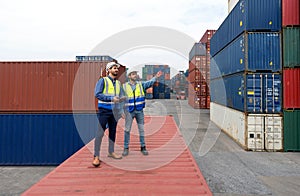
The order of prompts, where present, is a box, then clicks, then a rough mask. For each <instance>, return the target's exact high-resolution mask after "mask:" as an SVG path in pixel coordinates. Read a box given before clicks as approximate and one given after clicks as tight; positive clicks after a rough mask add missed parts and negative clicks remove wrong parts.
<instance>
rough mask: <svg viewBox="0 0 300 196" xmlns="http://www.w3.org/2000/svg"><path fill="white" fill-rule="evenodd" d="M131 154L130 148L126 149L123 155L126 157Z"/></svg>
mask: <svg viewBox="0 0 300 196" xmlns="http://www.w3.org/2000/svg"><path fill="white" fill-rule="evenodd" d="M128 154H129V148H124V151H123V153H122V155H123V156H124V157H126V156H127V155H128Z"/></svg>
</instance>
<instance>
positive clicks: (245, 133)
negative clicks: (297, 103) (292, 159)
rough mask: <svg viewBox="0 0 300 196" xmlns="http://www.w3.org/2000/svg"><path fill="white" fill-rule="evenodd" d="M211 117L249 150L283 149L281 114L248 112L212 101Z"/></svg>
mask: <svg viewBox="0 0 300 196" xmlns="http://www.w3.org/2000/svg"><path fill="white" fill-rule="evenodd" d="M210 119H211V121H213V122H214V123H215V124H216V125H217V126H218V127H220V128H221V129H222V130H223V131H224V132H225V133H226V134H228V135H229V136H230V137H232V138H233V139H234V140H235V141H236V142H237V143H239V144H240V145H241V146H242V147H243V148H245V149H247V150H253V151H262V150H267V151H279V150H282V140H283V138H282V127H283V126H282V117H281V116H280V115H279V114H246V113H244V112H240V111H238V110H234V109H232V108H228V107H225V106H222V105H219V104H216V103H213V102H211V103H210Z"/></svg>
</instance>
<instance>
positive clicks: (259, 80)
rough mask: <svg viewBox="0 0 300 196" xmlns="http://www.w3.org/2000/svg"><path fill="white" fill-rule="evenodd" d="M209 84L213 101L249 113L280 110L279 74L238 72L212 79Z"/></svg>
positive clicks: (280, 89)
mask: <svg viewBox="0 0 300 196" xmlns="http://www.w3.org/2000/svg"><path fill="white" fill-rule="evenodd" d="M210 86H211V89H210V94H211V99H212V101H213V102H215V103H218V104H221V105H224V106H227V107H230V108H233V109H236V110H239V111H242V112H249V113H280V112H281V104H282V87H281V74H278V73H249V74H245V73H238V74H234V75H230V76H226V77H223V78H219V79H215V80H212V81H211V82H210ZM224 91H225V92H226V93H224Z"/></svg>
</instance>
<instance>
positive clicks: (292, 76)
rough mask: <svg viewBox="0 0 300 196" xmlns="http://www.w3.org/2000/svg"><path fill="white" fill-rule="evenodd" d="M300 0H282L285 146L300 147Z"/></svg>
mask: <svg viewBox="0 0 300 196" xmlns="http://www.w3.org/2000/svg"><path fill="white" fill-rule="evenodd" d="M299 6H300V5H299V0H282V37H283V39H282V44H283V109H284V110H283V116H284V150H285V151H300V121H299V119H300V98H299V97H300V55H299V54H300V40H299V38H300V19H299V17H300V16H299Z"/></svg>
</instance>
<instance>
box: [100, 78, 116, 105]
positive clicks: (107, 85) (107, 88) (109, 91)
mask: <svg viewBox="0 0 300 196" xmlns="http://www.w3.org/2000/svg"><path fill="white" fill-rule="evenodd" d="M103 82H104V88H103V92H102V94H103V95H105V96H110V97H112V98H113V97H114V96H119V95H120V90H121V84H120V81H118V80H116V83H115V85H116V88H115V87H114V84H113V82H112V81H111V79H109V78H108V77H104V78H103ZM114 106H115V103H114V102H112V101H108V102H107V101H101V100H98V108H105V109H109V110H112V109H113V108H114Z"/></svg>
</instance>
